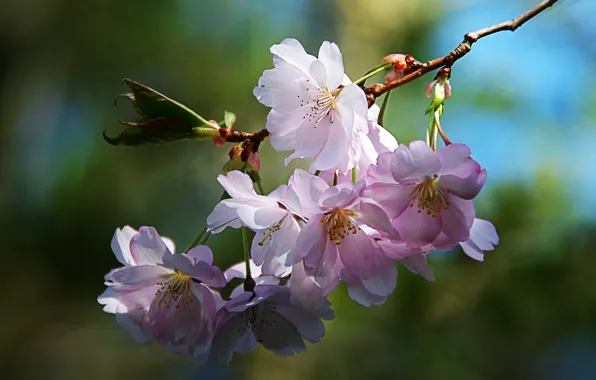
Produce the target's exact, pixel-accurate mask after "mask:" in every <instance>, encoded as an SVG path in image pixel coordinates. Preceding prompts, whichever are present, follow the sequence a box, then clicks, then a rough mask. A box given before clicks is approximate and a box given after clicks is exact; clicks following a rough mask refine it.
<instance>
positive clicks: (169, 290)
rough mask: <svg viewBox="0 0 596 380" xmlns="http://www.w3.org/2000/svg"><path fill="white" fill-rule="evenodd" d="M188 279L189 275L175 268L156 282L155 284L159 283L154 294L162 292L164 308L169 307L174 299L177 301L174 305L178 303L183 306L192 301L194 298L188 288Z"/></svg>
mask: <svg viewBox="0 0 596 380" xmlns="http://www.w3.org/2000/svg"><path fill="white" fill-rule="evenodd" d="M190 280H191V278H190V276H187V275H185V274H182V273H180V272H179V271H178V270H176V271H175V272H174V273H172V274H171V275H169V276H168V277H167V278H166V279H165V280H163V281H162V282H158V283H157V285H160V288H159V289H157V291H156V292H155V295H156V296H158V295H162V294H163V303H164V306H165V307H166V308H169V307H170V305H171V304H172V302H176V301H178V304H177V305H176V307H179V306H180V305H182V306H183V307H184V306H186V305H188V304H189V303H191V302H193V300H194V298H195V297H194V295H193V294H192V291H191V289H190Z"/></svg>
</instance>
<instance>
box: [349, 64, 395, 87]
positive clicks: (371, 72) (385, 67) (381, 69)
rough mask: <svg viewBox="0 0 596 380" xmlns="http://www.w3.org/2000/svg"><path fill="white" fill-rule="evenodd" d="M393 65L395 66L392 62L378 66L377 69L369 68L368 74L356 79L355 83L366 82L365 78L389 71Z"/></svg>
mask: <svg viewBox="0 0 596 380" xmlns="http://www.w3.org/2000/svg"><path fill="white" fill-rule="evenodd" d="M391 67H393V64H392V63H387V64H382V65H380V66H379V67H377V68H376V69H373V70H369V71H368V72H367V73H366V74H364V76H363V77H362V78H359V79H356V80H355V81H354V83H355V84H360V83H362V82H364V81H365V80H367V79H368V78H370V77H372V76H375V75H377V74H378V73H382V72H384V71H387V70H388V69H389V68H391Z"/></svg>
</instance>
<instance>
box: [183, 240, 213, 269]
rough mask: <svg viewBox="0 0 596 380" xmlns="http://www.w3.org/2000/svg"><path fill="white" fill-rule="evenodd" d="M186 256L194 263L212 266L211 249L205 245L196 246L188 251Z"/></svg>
mask: <svg viewBox="0 0 596 380" xmlns="http://www.w3.org/2000/svg"><path fill="white" fill-rule="evenodd" d="M186 255H187V256H189V257H192V258H193V259H195V260H196V261H204V262H206V263H207V264H209V265H212V264H213V252H211V248H209V247H207V246H206V245H197V246H196V247H194V248H192V249H191V250H190V251H188V252H187V253H186Z"/></svg>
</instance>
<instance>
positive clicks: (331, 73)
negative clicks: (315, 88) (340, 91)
mask: <svg viewBox="0 0 596 380" xmlns="http://www.w3.org/2000/svg"><path fill="white" fill-rule="evenodd" d="M319 60H320V61H321V62H323V64H324V65H325V69H326V70H327V86H328V88H329V90H330V91H333V90H335V89H336V88H337V87H339V85H340V84H341V81H342V79H343V77H344V61H343V58H342V55H341V52H340V51H339V47H338V46H337V45H336V44H335V43H333V42H329V41H324V42H323V44H322V45H321V47H320V48H319Z"/></svg>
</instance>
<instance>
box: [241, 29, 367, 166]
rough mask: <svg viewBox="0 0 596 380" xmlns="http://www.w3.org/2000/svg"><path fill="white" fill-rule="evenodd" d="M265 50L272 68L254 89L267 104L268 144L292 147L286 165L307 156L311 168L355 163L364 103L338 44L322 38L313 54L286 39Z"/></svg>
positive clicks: (364, 98)
mask: <svg viewBox="0 0 596 380" xmlns="http://www.w3.org/2000/svg"><path fill="white" fill-rule="evenodd" d="M270 50H271V53H272V54H273V65H274V66H275V68H273V69H270V70H266V71H265V72H264V73H263V76H262V77H261V78H260V79H259V84H258V86H257V87H255V89H254V91H253V93H254V95H255V96H256V97H257V99H258V101H259V102H261V103H262V104H264V105H266V106H268V107H271V108H272V110H271V111H270V112H269V116H268V117H267V124H266V126H267V130H268V131H269V132H271V136H270V141H271V145H272V146H273V147H274V148H275V149H277V150H294V153H292V154H291V155H290V156H289V157H288V158H286V161H285V163H286V165H287V164H288V163H289V162H290V161H291V160H293V159H294V158H311V157H312V158H313V162H312V164H311V168H310V169H311V171H313V172H314V171H315V170H328V169H335V168H339V170H340V171H342V172H345V171H348V170H349V169H351V168H352V167H354V165H356V161H357V158H358V155H359V154H360V139H359V134H358V133H357V132H358V129H359V128H366V120H365V117H366V112H367V110H368V106H367V101H366V97H365V95H364V92H363V91H362V89H360V87H358V86H357V85H355V84H351V83H350V81H349V79H347V77H346V76H345V74H344V65H343V59H342V55H341V52H340V51H339V48H338V47H337V45H336V44H334V43H331V42H327V41H325V42H323V44H322V45H321V48H320V49H319V57H318V58H315V57H314V56H312V55H310V54H308V53H306V51H305V50H304V48H303V47H302V45H301V44H300V42H298V41H297V40H295V39H291V38H289V39H285V40H284V41H282V42H281V43H280V44H279V45H273V46H272V47H271V49H270Z"/></svg>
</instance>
